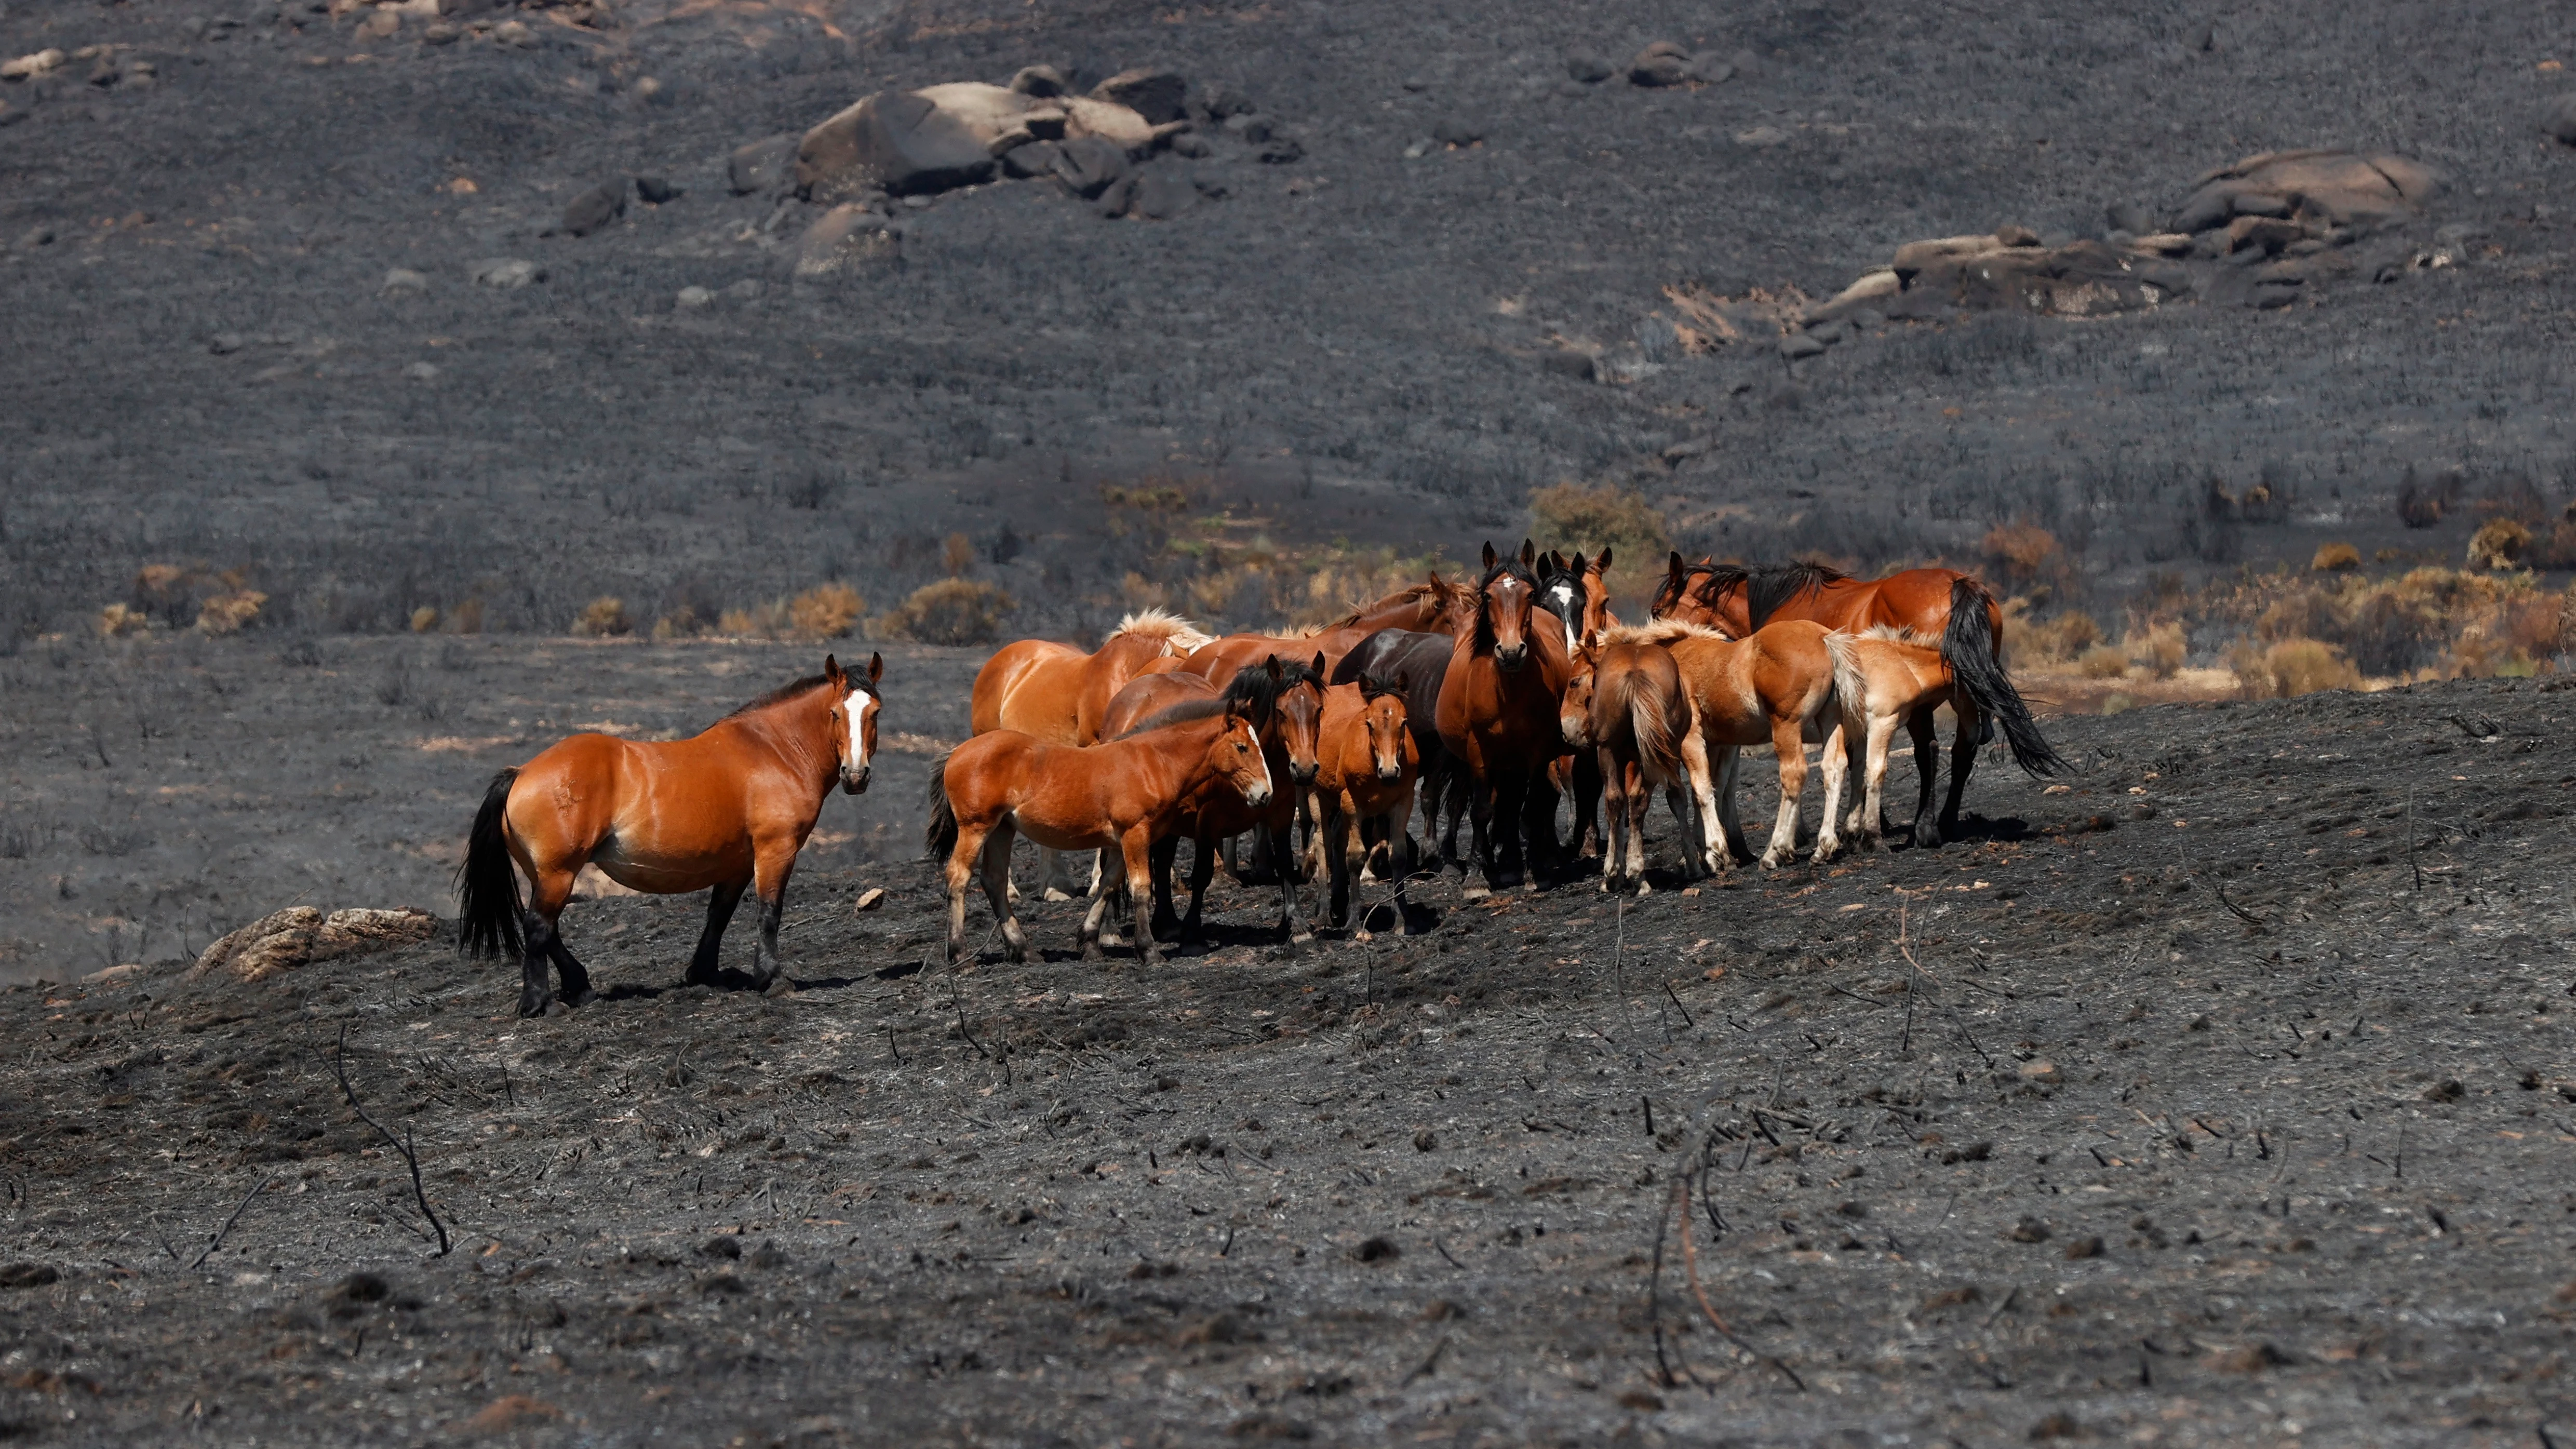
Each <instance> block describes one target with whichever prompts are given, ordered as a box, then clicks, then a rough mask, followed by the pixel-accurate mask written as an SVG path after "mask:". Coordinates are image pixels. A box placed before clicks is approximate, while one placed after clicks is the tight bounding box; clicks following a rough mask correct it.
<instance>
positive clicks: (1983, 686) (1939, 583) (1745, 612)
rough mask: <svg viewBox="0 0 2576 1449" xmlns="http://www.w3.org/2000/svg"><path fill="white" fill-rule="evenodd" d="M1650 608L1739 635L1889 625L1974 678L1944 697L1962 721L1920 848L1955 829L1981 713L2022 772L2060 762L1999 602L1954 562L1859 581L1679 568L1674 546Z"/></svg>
mask: <svg viewBox="0 0 2576 1449" xmlns="http://www.w3.org/2000/svg"><path fill="white" fill-rule="evenodd" d="M1654 612H1655V616H1656V617H1657V618H1671V619H1680V620H1682V621H1683V622H1685V623H1693V624H1706V625H1708V626H1710V627H1712V628H1718V629H1723V630H1725V631H1726V632H1727V633H1729V634H1732V635H1734V636H1735V637H1736V638H1738V639H1742V638H1745V637H1747V636H1749V635H1750V634H1752V632H1753V631H1754V630H1756V629H1759V628H1761V627H1762V626H1763V625H1765V624H1767V623H1770V622H1771V621H1773V620H1775V619H1812V620H1814V621H1815V622H1817V623H1819V624H1822V625H1824V626H1825V627H1826V628H1829V629H1834V630H1838V631H1840V632H1842V633H1845V634H1858V633H1860V632H1862V631H1864V630H1867V629H1873V628H1891V629H1904V630H1909V631H1911V632H1913V633H1915V634H1918V635H1921V636H1924V637H1926V638H1934V639H1938V640H1940V641H1941V658H1942V659H1943V661H1945V662H1946V663H1948V665H1949V666H1950V669H1951V672H1952V673H1953V674H1955V675H1957V676H1958V677H1960V678H1962V679H1973V680H1975V681H1976V686H1975V689H1974V691H1973V696H1972V697H1969V698H1954V699H1952V700H1951V701H1950V708H1951V711H1952V713H1954V714H1955V715H1956V716H1957V717H1958V722H1959V723H1958V730H1957V732H1956V733H1955V734H1954V735H1953V737H1952V740H1951V745H1950V796H1949V799H1948V801H1947V802H1946V803H1944V804H1943V805H1942V807H1941V818H1940V823H1939V826H1938V828H1937V829H1935V828H1934V826H1933V825H1932V824H1931V822H1930V821H1929V820H1928V819H1918V820H1917V821H1916V822H1915V830H1914V843H1915V844H1917V845H1920V846H1926V847H1930V846H1937V845H1939V844H1940V843H1941V837H1942V836H1944V835H1948V836H1956V835H1957V834H1958V831H1959V801H1960V798H1961V797H1962V796H1963V795H1965V794H1966V793H1967V789H1968V776H1969V775H1970V774H1972V773H1974V772H1975V770H1976V767H1977V744H1978V742H1979V741H1980V740H1982V739H1983V738H1984V737H1985V734H1986V731H1985V729H1984V724H1985V720H1986V717H1987V716H1988V715H1992V716H1993V717H1994V718H1995V719H1996V720H1997V721H1999V722H2001V723H2002V724H2003V726H2004V737H2005V739H2006V741H2007V742H2008V743H2009V744H2010V745H2011V747H2012V752H2013V759H2014V761H2015V762H2016V763H2018V764H2019V765H2020V766H2021V767H2022V768H2023V769H2025V770H2028V771H2030V772H2031V773H2032V774H2034V775H2049V774H2055V773H2056V772H2057V771H2059V770H2061V769H2064V768H2065V767H2066V761H2065V760H2063V759H2062V758H2060V757H2059V756H2058V753H2057V751H2056V750H2055V749H2053V748H2051V747H2050V746H2049V744H2048V741H2047V740H2046V739H2044V738H2042V737H2041V735H2040V733H2039V726H2038V725H2037V724H2035V723H2033V722H2032V720H2031V717H2030V706H2029V705H2027V704H2025V703H2024V702H2023V701H2022V697H2021V693H2020V691H2018V690H2016V689H2014V688H2013V682H2012V676H2011V675H2010V674H2009V673H2007V672H2005V670H2004V665H2003V625H2004V613H2003V606H2002V605H2000V604H1998V603H1996V602H1995V596H1994V595H1993V594H1991V593H1989V592H1987V590H1986V586H1985V585H1983V584H1981V583H1979V582H1977V581H1976V580H1975V579H1973V578H1970V577H1969V576H1967V575H1966V574H1963V573H1960V572H1959V571H1957V570H1956V569H1906V570H1904V571H1903V572H1900V573H1893V574H1889V575H1888V576H1887V577H1885V578H1880V579H1856V578H1853V577H1851V576H1850V575H1848V574H1845V573H1842V572H1840V571H1838V570H1835V569H1829V568H1826V567H1824V566H1823V565H1821V564H1808V563H1798V564H1785V565H1782V566H1780V567H1777V568H1763V569H1745V568H1739V567H1736V566H1734V565H1731V564H1710V563H1705V562H1703V563H1697V564H1690V565H1684V564H1683V563H1682V556H1681V555H1680V554H1678V553H1676V554H1674V555H1673V556H1672V558H1671V559H1670V561H1669V562H1668V563H1667V565H1666V567H1665V573H1664V581H1663V583H1662V584H1661V585H1660V586H1659V587H1658V588H1657V589H1656V591H1655V607H1654ZM1962 693H1963V694H1964V693H1968V692H1967V691H1963V692H1962ZM1923 758H1924V757H1922V756H1919V755H1918V756H1917V759H1918V760H1921V759H1923ZM1934 763H1937V761H1936V762H1934Z"/></svg>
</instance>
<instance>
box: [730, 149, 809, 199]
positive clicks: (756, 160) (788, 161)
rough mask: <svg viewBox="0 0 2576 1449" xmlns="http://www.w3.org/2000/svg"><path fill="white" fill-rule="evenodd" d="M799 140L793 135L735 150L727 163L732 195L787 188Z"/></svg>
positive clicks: (746, 194) (745, 194) (747, 194)
mask: <svg viewBox="0 0 2576 1449" xmlns="http://www.w3.org/2000/svg"><path fill="white" fill-rule="evenodd" d="M796 141H797V138H796V137H794V136H792V135H790V136H772V137H770V138H769V139H768V140H766V141H754V142H752V143H751V144H750V145H748V146H741V147H737V148H735V150H734V153H733V156H732V157H731V158H730V159H729V160H727V161H726V163H725V180H726V182H727V184H728V185H730V186H731V187H732V188H733V194H734V195H736V196H749V195H751V194H752V193H754V192H757V191H774V190H776V189H778V188H779V187H780V186H783V185H785V184H786V182H787V177H788V172H789V168H791V167H792V166H794V165H795V162H796Z"/></svg>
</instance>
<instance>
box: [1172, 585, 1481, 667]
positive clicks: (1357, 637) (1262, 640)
mask: <svg viewBox="0 0 2576 1449" xmlns="http://www.w3.org/2000/svg"><path fill="white" fill-rule="evenodd" d="M1474 611H1475V595H1474V593H1473V592H1472V591H1471V590H1468V589H1465V588H1462V587H1460V586H1459V585H1457V584H1453V583H1449V582H1447V581H1446V580H1444V579H1442V578H1441V577H1440V576H1439V575H1438V574H1433V575H1431V576H1430V578H1429V580H1428V581H1427V582H1424V583H1419V584H1415V585H1413V586H1412V587H1411V588H1406V589H1398V590H1397V591H1395V592H1394V593H1392V594H1389V595H1387V596H1386V597H1385V598H1383V599H1380V600H1378V601H1377V602H1376V603H1374V604H1369V605H1367V606H1365V607H1362V608H1358V609H1354V610H1352V611H1351V612H1350V613H1347V614H1344V615H1343V616H1342V617H1340V618H1338V619H1335V620H1334V621H1332V622H1331V623H1329V624H1324V625H1320V626H1318V627H1316V628H1313V629H1309V630H1307V631H1305V632H1304V633H1301V634H1291V635H1272V634H1228V635H1226V636H1225V637H1224V638H1222V639H1218V640H1215V641H1213V642H1211V643H1208V644H1205V645H1202V646H1201V647H1199V648H1198V649H1196V650H1193V651H1192V652H1191V654H1190V656H1189V658H1188V659H1186V660H1184V661H1183V662H1182V664H1181V665H1180V668H1181V669H1183V670H1185V671H1187V672H1188V673H1191V674H1198V675H1204V676H1205V677H1206V678H1207V680H1208V682H1210V683H1212V684H1217V685H1222V684H1224V683H1225V682H1226V681H1227V680H1229V679H1231V678H1233V677H1234V672H1235V671H1236V670H1238V669H1242V668H1245V667H1246V666H1248V665H1254V664H1259V663H1260V662H1261V661H1262V660H1263V659H1264V658H1267V657H1268V656H1270V655H1273V654H1276V655H1278V656H1280V657H1281V658H1283V659H1303V658H1305V657H1306V656H1307V655H1308V654H1314V653H1320V654H1322V655H1323V656H1324V664H1325V668H1326V672H1328V673H1329V672H1333V671H1334V670H1335V668H1336V667H1337V666H1339V665H1340V663H1341V662H1342V659H1343V657H1344V656H1345V655H1347V654H1349V653H1350V652H1351V650H1352V649H1354V648H1356V647H1358V646H1359V644H1360V643H1361V642H1362V641H1364V640H1366V639H1368V638H1369V637H1370V636H1371V635H1373V634H1376V633H1378V632H1380V631H1382V630H1386V629H1414V630H1435V631H1438V632H1441V633H1448V634H1454V633H1456V632H1457V631H1458V630H1459V629H1461V628H1464V627H1465V626H1466V623H1467V621H1468V620H1469V619H1470V618H1472V617H1473V616H1474Z"/></svg>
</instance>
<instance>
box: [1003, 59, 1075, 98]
mask: <svg viewBox="0 0 2576 1449" xmlns="http://www.w3.org/2000/svg"><path fill="white" fill-rule="evenodd" d="M1011 89H1013V90H1015V91H1018V92H1019V93H1020V94H1021V95H1024V96H1060V95H1063V94H1064V93H1065V89H1066V87H1065V83H1064V72H1063V71H1060V70H1057V69H1056V68H1055V67H1054V66H1051V65H1024V66H1022V67H1020V69H1019V72H1018V73H1017V74H1015V75H1013V76H1012V77H1011Z"/></svg>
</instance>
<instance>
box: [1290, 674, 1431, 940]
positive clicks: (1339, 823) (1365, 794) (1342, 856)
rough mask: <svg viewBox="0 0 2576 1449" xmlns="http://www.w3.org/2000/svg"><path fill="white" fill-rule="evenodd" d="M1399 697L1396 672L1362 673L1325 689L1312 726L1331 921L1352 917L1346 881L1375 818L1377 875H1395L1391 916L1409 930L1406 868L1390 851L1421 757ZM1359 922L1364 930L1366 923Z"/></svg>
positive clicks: (1365, 853) (1358, 863) (1408, 812)
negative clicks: (1382, 839)
mask: <svg viewBox="0 0 2576 1449" xmlns="http://www.w3.org/2000/svg"><path fill="white" fill-rule="evenodd" d="M1404 700H1405V682H1404V680H1403V678H1402V677H1401V676H1399V677H1397V678H1396V679H1395V680H1393V681H1392V682H1390V681H1387V680H1383V679H1380V678H1379V677H1378V676H1376V675H1374V674H1365V675H1362V676H1360V678H1359V680H1358V681H1357V682H1356V683H1352V684H1336V685H1334V686H1333V687H1332V688H1330V689H1327V690H1325V691H1324V718H1323V722H1322V724H1321V726H1320V727H1319V728H1318V729H1317V731H1316V734H1317V749H1316V755H1315V758H1316V762H1317V766H1318V768H1317V770H1316V772H1315V799H1316V802H1317V803H1318V805H1319V806H1320V807H1321V810H1322V815H1323V819H1322V828H1321V830H1320V831H1319V832H1318V833H1319V834H1320V835H1321V836H1322V840H1323V848H1324V853H1325V860H1326V864H1327V867H1328V868H1329V869H1330V871H1331V873H1332V881H1333V893H1332V902H1331V909H1330V914H1329V915H1328V916H1327V917H1326V919H1327V920H1329V921H1330V922H1332V924H1334V925H1336V926H1338V925H1342V924H1343V923H1345V922H1346V921H1348V920H1349V919H1350V905H1351V881H1352V879H1353V878H1354V877H1356V876H1357V875H1359V874H1360V870H1361V867H1362V865H1363V864H1365V863H1366V862H1367V860H1368V859H1369V857H1370V856H1372V855H1373V854H1375V849H1374V847H1373V846H1372V845H1371V844H1370V842H1369V841H1368V840H1367V838H1366V836H1367V832H1366V831H1365V830H1364V829H1363V828H1362V827H1363V826H1364V825H1366V824H1367V823H1368V822H1371V821H1375V822H1378V823H1379V824H1380V825H1381V826H1382V827H1383V829H1384V832H1385V835H1386V847H1387V861H1388V868H1387V870H1386V871H1385V872H1384V873H1383V874H1382V875H1381V877H1380V878H1381V879H1384V878H1386V877H1388V876H1392V877H1393V878H1394V880H1395V916H1396V920H1397V921H1398V922H1399V923H1401V929H1403V930H1404V931H1405V932H1407V933H1408V934H1409V933H1410V932H1411V931H1412V929H1413V927H1412V925H1411V924H1410V923H1409V922H1406V921H1405V916H1404V883H1405V875H1406V873H1405V872H1404V871H1402V870H1399V869H1396V868H1395V854H1396V842H1397V841H1399V840H1401V839H1402V838H1403V835H1404V825H1405V821H1406V820H1408V819H1409V818H1411V816H1412V814H1413V786H1414V781H1415V779H1416V777H1417V774H1418V772H1419V770H1420V768H1421V763H1422V756H1421V753H1420V751H1419V750H1418V749H1416V747H1415V745H1414V742H1413V731H1412V730H1411V729H1409V728H1407V721H1406V718H1405V707H1404ZM1360 924H1361V926H1362V927H1363V928H1365V927H1366V926H1367V924H1368V922H1367V921H1366V920H1362V921H1361V923H1360Z"/></svg>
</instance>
